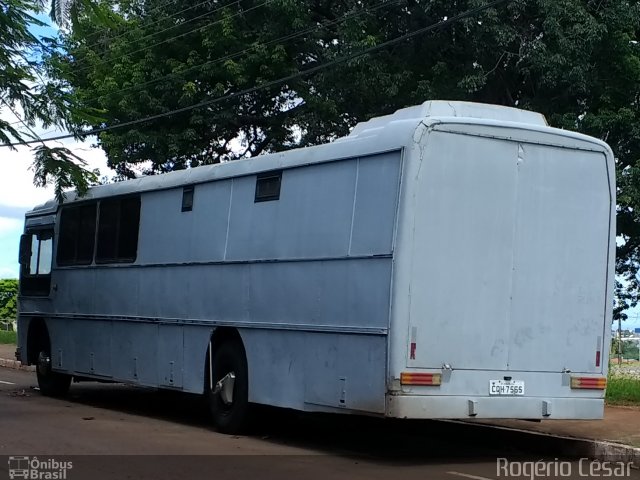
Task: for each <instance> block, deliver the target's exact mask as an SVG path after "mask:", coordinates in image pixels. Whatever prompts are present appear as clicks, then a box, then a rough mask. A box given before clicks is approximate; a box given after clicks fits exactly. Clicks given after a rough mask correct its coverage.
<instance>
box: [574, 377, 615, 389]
mask: <svg viewBox="0 0 640 480" xmlns="http://www.w3.org/2000/svg"><path fill="white" fill-rule="evenodd" d="M571 388H582V389H590V390H604V389H605V388H607V379H606V378H605V377H571Z"/></svg>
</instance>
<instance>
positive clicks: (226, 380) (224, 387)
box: [213, 372, 236, 405]
mask: <svg viewBox="0 0 640 480" xmlns="http://www.w3.org/2000/svg"><path fill="white" fill-rule="evenodd" d="M235 383H236V374H235V373H234V372H229V373H227V374H226V375H225V376H224V377H222V378H221V379H220V380H218V383H216V387H215V388H214V389H213V394H214V395H218V394H219V395H220V398H221V399H222V401H223V402H224V404H225V405H231V404H232V403H233V386H234V385H235Z"/></svg>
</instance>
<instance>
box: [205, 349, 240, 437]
mask: <svg viewBox="0 0 640 480" xmlns="http://www.w3.org/2000/svg"><path fill="white" fill-rule="evenodd" d="M207 360H208V358H207ZM212 364H213V366H212V370H213V387H215V385H216V384H217V383H218V382H219V381H220V380H221V379H222V378H224V377H225V376H226V375H227V374H229V373H233V374H234V375H235V381H234V385H233V401H232V402H231V403H230V404H227V403H225V402H224V401H223V399H222V396H221V394H220V393H217V394H214V393H213V388H212V386H211V385H210V384H209V383H210V382H209V378H210V377H209V368H208V365H207V368H206V372H207V379H206V383H205V384H206V385H207V392H206V394H207V402H208V404H209V409H210V410H211V415H212V417H213V423H214V425H215V427H216V429H217V430H218V431H219V432H221V433H226V434H231V435H233V434H237V433H241V432H243V431H244V430H245V428H246V427H247V425H248V423H249V416H250V413H251V405H250V404H249V373H248V368H247V358H246V356H245V352H244V348H243V346H242V343H240V342H239V341H237V340H228V341H225V342H224V343H222V344H221V345H219V346H218V347H217V348H216V349H215V351H214V352H213V359H212Z"/></svg>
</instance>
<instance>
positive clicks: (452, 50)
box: [47, 0, 640, 318]
mask: <svg viewBox="0 0 640 480" xmlns="http://www.w3.org/2000/svg"><path fill="white" fill-rule="evenodd" d="M261 3H263V2H258V1H253V0H243V1H241V2H231V3H226V2H225V4H226V7H224V8H220V5H221V4H220V3H216V2H211V3H207V4H203V5H199V4H194V3H193V2H187V1H185V0H177V1H175V2H169V3H168V2H166V1H165V0H147V1H145V2H139V1H137V0H121V1H114V0H98V1H97V2H96V4H97V5H98V6H99V7H100V8H102V9H107V10H108V9H110V11H111V13H112V17H111V18H112V25H113V28H110V29H105V28H104V27H102V26H100V25H98V24H97V23H96V22H94V21H93V20H92V19H91V17H90V16H88V15H84V16H83V15H80V16H79V17H78V28H75V29H74V30H73V32H69V33H64V34H62V36H61V38H60V39H59V41H60V46H61V48H59V49H55V50H52V51H50V52H49V57H48V62H47V63H48V67H49V71H50V72H51V74H52V75H53V76H54V77H55V78H57V79H58V80H59V82H60V86H61V87H67V88H68V89H69V91H71V92H73V97H74V101H75V102H77V103H78V104H79V105H83V106H85V107H92V108H95V109H97V110H98V111H100V112H104V120H103V121H104V123H106V124H108V125H115V124H118V123H122V122H126V121H130V120H136V119H139V118H142V117H146V116H150V115H157V114H162V113H166V112H170V111H171V110H174V109H178V108H182V107H186V106H189V105H193V104H196V103H199V102H202V101H206V100H210V99H212V98H217V97H219V96H222V95H228V94H231V93H235V92H239V91H242V90H244V89H246V88H248V87H253V86H255V85H260V84H263V83H265V82H269V81H272V80H275V79H278V78H282V77H285V76H287V75H290V74H291V73H294V72H297V71H301V70H305V69H308V68H312V67H314V66H316V65H319V64H323V63H325V62H328V61H331V60H333V59H336V58H340V57H343V56H345V55H348V54H350V53H353V52H357V51H360V50H361V49H363V48H365V47H367V46H370V45H375V44H379V43H381V42H383V41H386V40H389V39H392V38H397V37H399V36H401V35H403V34H406V33H408V32H412V31H414V30H417V29H418V28H421V27H424V26H426V25H430V24H434V23H437V22H439V21H441V20H442V19H443V18H444V17H451V16H452V15H454V14H457V13H460V12H462V11H465V10H467V9H469V8H472V7H475V6H478V5H482V4H483V3H484V2H481V1H480V0H462V1H458V2H453V3H452V2H450V1H445V0H428V1H427V0H399V1H396V2H384V3H383V2H357V1H355V0H345V1H343V2H329V1H315V0H314V1H308V0H299V1H292V0H273V1H271V2H268V3H267V4H266V5H262V6H261ZM638 25H640V4H639V2H638V1H637V0H636V1H629V0H613V1H609V2H601V1H592V0H520V1H512V2H509V3H507V4H505V5H503V6H500V7H497V8H494V9H490V10H487V11H485V12H484V13H482V14H480V15H479V16H477V17H476V18H470V19H466V20H464V21H461V22H458V23H455V24H453V25H451V26H449V27H447V28H443V29H440V30H436V31H434V32H432V33H430V34H427V35H422V36H418V37H414V38H412V39H411V40H408V41H405V42H403V43H402V44H398V45H395V46H393V47H391V48H388V49H386V50H383V51H380V52H378V53H376V54H374V55H368V56H366V57H362V58H358V59H356V60H352V61H350V62H347V63H344V64H340V65H337V66H335V67H333V68H331V69H329V70H324V71H322V72H321V73H318V74H315V75H313V76H309V77H303V78H299V79H296V80H292V81H289V82H286V83H282V84H280V85H277V86H272V87H270V88H267V89H264V90H260V91H257V92H254V93H251V94H246V95H242V96H239V97H238V98H236V99H234V100H230V101H225V102H222V103H218V104H214V105H209V106H207V107H205V108H200V109H196V110H190V111H186V112H183V113H180V114H177V115H173V116H171V117H165V118H161V119H158V120H154V121H150V122H147V123H143V124H139V125H135V126H133V127H131V128H126V129H119V130H112V131H108V132H104V133H101V134H100V135H99V141H98V144H99V145H100V146H101V147H102V148H103V149H104V150H105V152H106V153H107V156H108V159H109V163H110V165H111V166H112V167H113V168H115V169H116V170H117V171H118V173H119V175H120V176H122V177H131V176H133V175H134V170H135V169H136V167H138V168H142V170H143V171H144V172H145V173H154V172H165V171H170V170H174V169H180V168H186V167H190V166H196V165H200V164H204V163H215V162H219V161H223V160H229V159H235V158H239V157H247V156H255V155H258V154H260V153H262V152H270V151H276V150H284V149H288V148H293V147H298V146H305V145H313V144H318V143H322V142H326V141H330V140H331V139H333V138H335V137H336V136H340V135H344V134H345V133H347V132H348V130H349V128H350V127H352V126H353V125H354V124H355V123H357V122H358V121H362V120H367V119H368V118H370V117H372V116H376V115H381V114H386V113H391V112H393V111H394V110H396V109H398V108H401V107H403V106H407V105H414V104H417V103H420V102H423V101H425V100H429V99H451V100H470V101H476V102H486V103H492V104H500V105H508V106H517V107H520V108H525V109H531V110H535V111H538V112H541V113H543V114H544V115H545V116H546V117H547V119H548V121H549V122H550V124H551V125H552V126H556V127H560V128H567V129H571V130H577V131H581V132H584V133H587V134H590V135H593V136H595V137H598V138H602V139H603V140H605V141H607V142H608V143H609V144H610V145H611V146H612V148H613V150H614V153H615V155H616V159H617V165H616V166H617V175H618V219H617V224H618V235H619V236H620V237H621V238H622V239H624V241H625V243H624V244H623V245H621V246H619V247H618V257H617V264H616V269H617V273H618V275H619V276H620V277H621V278H623V279H625V281H626V283H625V284H624V285H623V284H622V283H618V284H617V285H616V293H617V299H618V302H617V304H616V316H622V317H623V318H624V316H625V315H624V310H625V309H626V308H628V307H629V306H633V305H635V304H636V302H637V301H638V296H639V294H640V283H638V280H637V273H638V265H639V263H640V217H639V215H640V163H639V159H640V44H638V31H639V30H638ZM294 35H295V36H294ZM283 38H284V39H283ZM75 120H76V125H77V126H78V127H99V126H102V125H103V123H102V122H94V121H86V120H81V119H79V118H76V119H75ZM232 139H239V140H240V142H241V144H242V148H240V149H237V148H236V149H232V147H231V145H232V143H231V140H232ZM140 166H144V167H140ZM576 241H580V239H576Z"/></svg>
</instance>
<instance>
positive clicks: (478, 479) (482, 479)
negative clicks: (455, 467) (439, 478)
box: [447, 472, 493, 480]
mask: <svg viewBox="0 0 640 480" xmlns="http://www.w3.org/2000/svg"><path fill="white" fill-rule="evenodd" d="M447 473H448V474H449V475H457V476H458V477H464V478H471V479H473V480H493V479H492V478H489V477H479V476H478V475H471V474H469V473H462V472H447Z"/></svg>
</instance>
